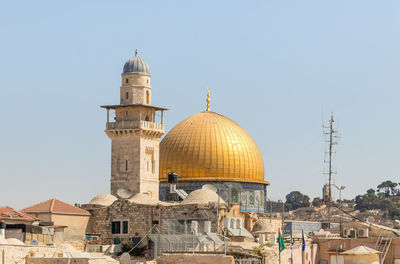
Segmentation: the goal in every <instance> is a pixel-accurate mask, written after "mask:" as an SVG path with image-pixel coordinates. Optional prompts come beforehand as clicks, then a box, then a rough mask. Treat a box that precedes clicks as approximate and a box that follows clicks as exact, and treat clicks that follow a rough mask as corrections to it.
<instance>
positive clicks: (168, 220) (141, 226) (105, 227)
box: [87, 200, 223, 246]
mask: <svg viewBox="0 0 400 264" xmlns="http://www.w3.org/2000/svg"><path fill="white" fill-rule="evenodd" d="M90 212H91V214H92V217H91V220H90V222H89V223H90V226H88V228H87V230H90V233H92V234H100V243H101V244H104V245H106V244H113V243H114V238H119V239H120V241H121V243H123V244H130V243H132V238H133V237H140V238H142V237H144V236H145V235H146V234H147V232H148V231H149V230H150V229H151V228H152V227H153V225H156V224H157V225H158V224H159V223H161V233H163V234H168V233H171V232H173V231H176V230H174V227H173V226H172V225H173V224H177V225H181V226H183V225H184V224H185V221H186V224H190V223H189V222H190V221H192V220H195V221H198V222H199V231H200V232H203V231H204V222H205V221H211V231H212V232H215V231H216V230H217V221H216V220H217V208H214V207H213V206H212V205H210V206H209V205H197V204H186V205H185V204H179V203H175V204H171V205H168V204H164V205H140V204H133V203H131V202H130V201H128V200H118V201H115V202H114V203H113V204H112V205H110V206H109V207H104V208H97V209H90ZM222 215H223V213H222V212H221V213H220V217H222ZM113 221H128V234H122V228H121V234H112V233H111V222H113ZM221 222H223V221H221ZM175 226H176V225H175ZM188 226H189V228H190V225H188ZM181 231H182V230H181ZM145 245H147V240H145V241H144V242H143V246H145Z"/></svg>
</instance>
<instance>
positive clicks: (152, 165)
mask: <svg viewBox="0 0 400 264" xmlns="http://www.w3.org/2000/svg"><path fill="white" fill-rule="evenodd" d="M121 76H122V84H121V88H120V104H119V105H106V106H102V107H103V108H106V109H107V125H106V130H105V132H106V134H107V136H109V137H110V139H111V194H113V195H116V194H117V191H118V189H122V188H124V189H128V190H130V191H131V192H133V193H134V194H136V193H149V194H150V195H151V197H153V198H156V199H158V188H159V145H160V138H161V136H162V135H163V134H164V122H163V111H164V110H167V109H166V108H162V107H156V106H153V105H151V86H150V77H151V76H150V71H149V66H148V64H147V63H146V62H145V61H144V60H143V59H142V58H140V57H139V56H138V54H137V51H136V54H135V56H134V57H133V58H132V59H130V60H129V61H127V62H126V63H125V66H124V71H123V73H122V75H121ZM110 110H111V111H113V112H114V115H115V117H114V120H110ZM156 111H161V118H160V119H161V120H160V121H159V122H156V115H155V113H156Z"/></svg>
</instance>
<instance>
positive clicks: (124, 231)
mask: <svg viewBox="0 0 400 264" xmlns="http://www.w3.org/2000/svg"><path fill="white" fill-rule="evenodd" d="M122 234H128V221H123V222H122Z"/></svg>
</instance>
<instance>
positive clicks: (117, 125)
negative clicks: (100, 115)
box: [106, 120, 164, 131]
mask: <svg viewBox="0 0 400 264" xmlns="http://www.w3.org/2000/svg"><path fill="white" fill-rule="evenodd" d="M106 128H107V130H119V129H151V130H159V131H164V124H160V123H154V122H150V121H143V120H136V121H116V122H108V123H107V124H106Z"/></svg>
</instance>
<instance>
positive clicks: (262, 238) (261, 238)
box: [258, 234, 265, 245]
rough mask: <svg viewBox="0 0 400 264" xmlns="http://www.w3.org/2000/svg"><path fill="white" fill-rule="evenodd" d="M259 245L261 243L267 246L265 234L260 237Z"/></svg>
mask: <svg viewBox="0 0 400 264" xmlns="http://www.w3.org/2000/svg"><path fill="white" fill-rule="evenodd" d="M258 243H260V244H261V245H264V244H265V234H259V235H258Z"/></svg>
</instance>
